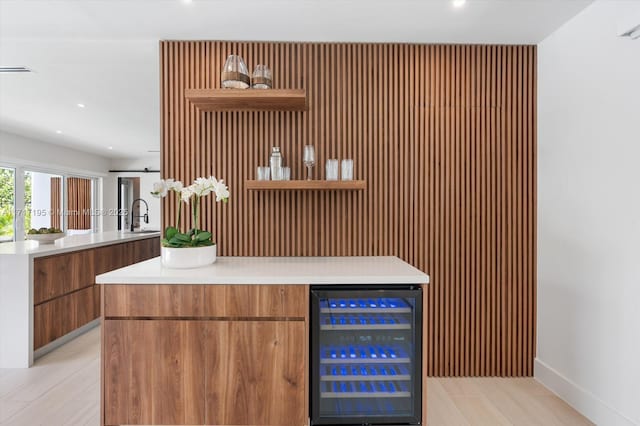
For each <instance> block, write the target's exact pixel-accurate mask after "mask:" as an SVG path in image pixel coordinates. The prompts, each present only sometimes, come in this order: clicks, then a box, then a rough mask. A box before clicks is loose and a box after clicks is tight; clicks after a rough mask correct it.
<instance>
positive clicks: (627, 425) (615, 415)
mask: <svg viewBox="0 0 640 426" xmlns="http://www.w3.org/2000/svg"><path fill="white" fill-rule="evenodd" d="M533 374H534V377H535V378H536V380H538V381H539V382H540V383H542V384H543V385H544V386H546V387H547V388H549V390H551V391H552V392H553V393H555V394H556V395H558V396H559V397H560V398H562V399H563V400H564V401H566V402H567V404H569V405H571V406H572V407H573V408H575V409H576V410H578V412H580V414H582V415H583V416H585V417H586V418H588V419H589V420H591V421H592V422H593V423H595V424H596V425H607V426H637V425H638V424H637V423H635V422H634V421H633V420H631V419H630V418H628V417H627V416H625V415H624V414H622V413H621V412H619V411H618V410H616V409H615V408H613V407H611V406H610V405H608V404H607V403H606V402H604V401H603V400H601V399H600V398H598V397H597V396H595V395H594V394H592V393H591V392H589V391H588V390H586V389H584V388H582V387H580V386H578V385H577V384H576V383H574V382H572V381H571V380H569V379H568V378H567V377H565V376H563V375H562V374H560V373H559V372H558V371H556V370H554V369H553V368H552V367H550V366H549V365H547V364H546V363H545V362H544V361H541V360H540V359H538V358H536V359H535V362H534V373H533Z"/></svg>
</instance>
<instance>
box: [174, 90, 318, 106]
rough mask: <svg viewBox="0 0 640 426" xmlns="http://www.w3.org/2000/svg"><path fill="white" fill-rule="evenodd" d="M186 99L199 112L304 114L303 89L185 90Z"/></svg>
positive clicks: (305, 96)
mask: <svg viewBox="0 0 640 426" xmlns="http://www.w3.org/2000/svg"><path fill="white" fill-rule="evenodd" d="M184 96H185V98H187V99H188V100H189V101H191V103H192V104H194V105H195V106H196V107H198V108H199V109H201V110H202V111H305V110H307V93H306V91H305V90H304V89H286V90H283V89H265V90H262V89H246V90H240V89H186V90H185V92H184Z"/></svg>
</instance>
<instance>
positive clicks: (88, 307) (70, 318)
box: [0, 231, 160, 368]
mask: <svg viewBox="0 0 640 426" xmlns="http://www.w3.org/2000/svg"><path fill="white" fill-rule="evenodd" d="M159 253H160V233H159V232H155V233H128V232H117V231H113V232H100V233H91V234H78V235H69V236H67V237H63V238H60V239H59V240H57V241H56V242H55V243H54V244H41V243H38V242H36V241H19V242H14V243H2V244H0V368H27V367H29V366H31V365H32V364H33V360H34V358H37V357H39V356H41V355H44V354H45V353H47V352H48V351H50V350H52V349H54V348H56V347H57V346H60V345H61V344H63V343H65V342H66V341H68V340H69V339H72V338H73V337H75V336H77V335H78V334H80V333H82V332H84V331H86V330H87V329H89V328H91V327H94V326H96V325H98V323H99V320H98V316H99V314H100V293H99V287H97V286H96V285H95V276H96V275H98V274H101V273H104V272H107V271H111V270H114V269H117V268H121V267H123V266H126V265H131V264H134V263H136V262H140V261H143V260H146V259H151V258H153V257H156V256H158V254H159Z"/></svg>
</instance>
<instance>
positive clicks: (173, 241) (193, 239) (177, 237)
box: [151, 176, 229, 248]
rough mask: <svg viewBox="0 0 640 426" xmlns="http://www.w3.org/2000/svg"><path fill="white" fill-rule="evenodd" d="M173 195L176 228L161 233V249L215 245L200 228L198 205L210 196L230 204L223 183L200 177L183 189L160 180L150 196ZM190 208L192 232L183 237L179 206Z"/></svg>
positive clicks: (207, 233)
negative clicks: (162, 235) (212, 194)
mask: <svg viewBox="0 0 640 426" xmlns="http://www.w3.org/2000/svg"><path fill="white" fill-rule="evenodd" d="M171 192H172V193H174V194H175V195H176V198H177V204H178V208H177V210H178V211H177V219H176V226H167V228H166V229H165V230H164V238H163V239H162V245H163V246H164V247H173V248H186V247H206V246H211V245H213V244H215V243H214V242H213V241H212V239H211V232H209V231H203V230H201V229H199V227H200V222H199V220H200V203H201V199H202V197H206V196H207V195H209V194H210V193H212V192H214V193H215V194H216V202H220V201H222V202H225V203H226V202H228V201H229V188H228V187H227V185H226V184H225V183H224V181H223V180H222V179H220V180H217V179H216V178H215V177H213V176H210V177H209V178H202V177H199V178H197V179H196V180H195V181H193V183H192V184H191V185H189V186H184V185H183V184H182V182H180V181H179V180H173V179H163V180H161V181H160V182H156V183H154V184H153V191H152V192H151V195H153V196H154V197H156V198H163V197H166V196H167V195H168V194H169V193H171ZM183 202H184V203H185V204H191V214H192V215H193V228H192V229H190V230H189V231H188V232H186V233H182V232H180V229H179V228H178V227H179V226H180V216H181V214H182V203H183Z"/></svg>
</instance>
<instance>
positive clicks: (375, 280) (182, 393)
mask: <svg viewBox="0 0 640 426" xmlns="http://www.w3.org/2000/svg"><path fill="white" fill-rule="evenodd" d="M96 282H97V283H98V284H102V286H101V287H102V317H103V329H102V355H101V368H102V374H101V377H102V383H101V424H102V425H124V424H149V425H152V424H172V425H192V424H206V425H280V426H302V425H306V424H308V422H309V334H310V332H309V330H310V312H309V305H310V302H309V300H310V299H309V297H310V286H312V285H335V286H339V285H356V284H357V285H362V286H366V285H371V286H375V285H380V284H384V285H387V286H394V285H407V284H411V285H416V286H424V285H427V283H428V282H429V277H428V275H426V274H424V273H423V272H421V271H419V270H417V269H415V268H414V267H412V266H411V265H409V264H407V263H405V262H403V261H401V260H400V259H398V258H396V257H322V258H320V257H297V258H296V257H274V258H266V257H258V258H256V257H234V258H225V257H222V258H218V261H217V262H216V263H215V264H213V265H210V266H208V267H204V268H198V269H189V270H176V269H167V268H163V267H162V265H161V262H160V259H158V258H156V259H151V260H148V261H145V262H141V263H138V264H135V265H132V266H129V267H126V268H122V269H119V270H116V271H112V272H109V273H106V274H102V275H100V276H98V277H97V278H96ZM423 321H424V319H423ZM423 329H424V327H423ZM424 344H425V343H424V340H423V346H424ZM422 353H423V354H425V353H426V351H424V350H423V351H422ZM421 380H422V389H423V392H422V412H423V413H424V414H423V415H424V418H426V380H424V378H422V379H421Z"/></svg>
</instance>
